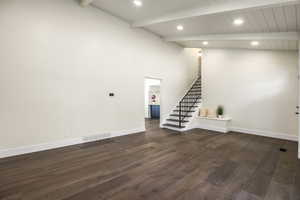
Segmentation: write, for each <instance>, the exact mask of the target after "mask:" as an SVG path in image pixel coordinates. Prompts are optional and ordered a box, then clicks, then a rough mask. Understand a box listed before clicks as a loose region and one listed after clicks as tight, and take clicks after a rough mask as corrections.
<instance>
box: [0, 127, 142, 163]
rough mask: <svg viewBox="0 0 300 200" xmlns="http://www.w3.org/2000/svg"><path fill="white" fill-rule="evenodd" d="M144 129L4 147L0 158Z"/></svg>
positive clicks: (138, 129)
mask: <svg viewBox="0 0 300 200" xmlns="http://www.w3.org/2000/svg"><path fill="white" fill-rule="evenodd" d="M144 131H145V127H143V128H137V129H132V130H124V131H115V132H112V133H110V134H109V135H107V136H105V137H102V138H101V139H88V138H89V136H87V137H80V138H72V139H65V140H61V141H56V142H50V143H43V144H36V145H31V146H24V147H17V148H10V149H2V150H0V158H6V157H11V156H17V155H23V154H28V153H34V152H39V151H45V150H50V149H57V148H61V147H66V146H71V145H76V144H82V143H88V142H93V141H98V140H104V139H108V138H113V137H118V136H123V135H129V134H134V133H140V132H144ZM93 137H95V136H93ZM93 137H91V138H93Z"/></svg>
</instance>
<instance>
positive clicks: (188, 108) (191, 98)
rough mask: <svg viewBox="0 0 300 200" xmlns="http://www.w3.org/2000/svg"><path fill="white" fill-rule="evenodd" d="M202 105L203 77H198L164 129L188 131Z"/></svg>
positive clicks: (170, 116) (167, 120)
mask: <svg viewBox="0 0 300 200" xmlns="http://www.w3.org/2000/svg"><path fill="white" fill-rule="evenodd" d="M200 103H201V77H198V78H197V80H196V81H195V82H194V84H193V85H192V87H191V88H190V90H189V91H188V92H187V93H186V94H185V96H184V97H183V98H182V99H181V101H180V102H179V104H178V105H176V108H175V109H174V110H173V112H172V113H171V114H170V115H169V118H168V119H166V123H164V124H163V128H168V129H172V130H179V131H183V130H185V129H187V126H188V124H189V122H191V120H192V118H193V116H194V114H196V112H197V111H198V107H199V104H200Z"/></svg>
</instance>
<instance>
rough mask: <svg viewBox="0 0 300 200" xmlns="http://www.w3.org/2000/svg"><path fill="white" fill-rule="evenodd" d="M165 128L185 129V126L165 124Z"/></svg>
mask: <svg viewBox="0 0 300 200" xmlns="http://www.w3.org/2000/svg"><path fill="white" fill-rule="evenodd" d="M163 125H164V126H169V127H174V128H185V126H179V125H175V124H168V123H166V124H163Z"/></svg>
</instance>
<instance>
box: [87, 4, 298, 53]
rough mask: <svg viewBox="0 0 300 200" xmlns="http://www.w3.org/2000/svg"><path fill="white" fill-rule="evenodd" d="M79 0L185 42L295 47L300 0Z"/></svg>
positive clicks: (199, 45)
mask: <svg viewBox="0 0 300 200" xmlns="http://www.w3.org/2000/svg"><path fill="white" fill-rule="evenodd" d="M82 1H83V3H86V4H89V3H91V5H92V6H95V7H97V8H100V9H102V10H104V11H107V12H109V13H111V14H113V15H115V16H118V17H120V18H122V19H124V20H126V21H128V22H129V23H131V24H132V27H133V28H145V29H148V30H150V31H151V32H154V33H156V34H158V35H160V36H162V37H163V38H164V39H165V40H166V41H170V42H176V43H178V44H180V45H182V46H185V47H191V48H247V49H252V48H255V49H276V50H296V49H298V40H299V34H298V32H299V31H300V0H137V1H139V2H140V3H142V5H141V6H136V5H134V3H133V2H134V0H82ZM235 20H242V22H243V23H242V24H239V25H236V24H234V21H235ZM178 26H182V27H179V28H182V29H183V30H177V27H178ZM254 41H255V42H256V44H255V42H254ZM253 42H254V43H253Z"/></svg>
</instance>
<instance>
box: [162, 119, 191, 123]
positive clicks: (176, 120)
mask: <svg viewBox="0 0 300 200" xmlns="http://www.w3.org/2000/svg"><path fill="white" fill-rule="evenodd" d="M167 121H171V122H179V119H167ZM181 122H182V123H186V122H189V121H187V120H181Z"/></svg>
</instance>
